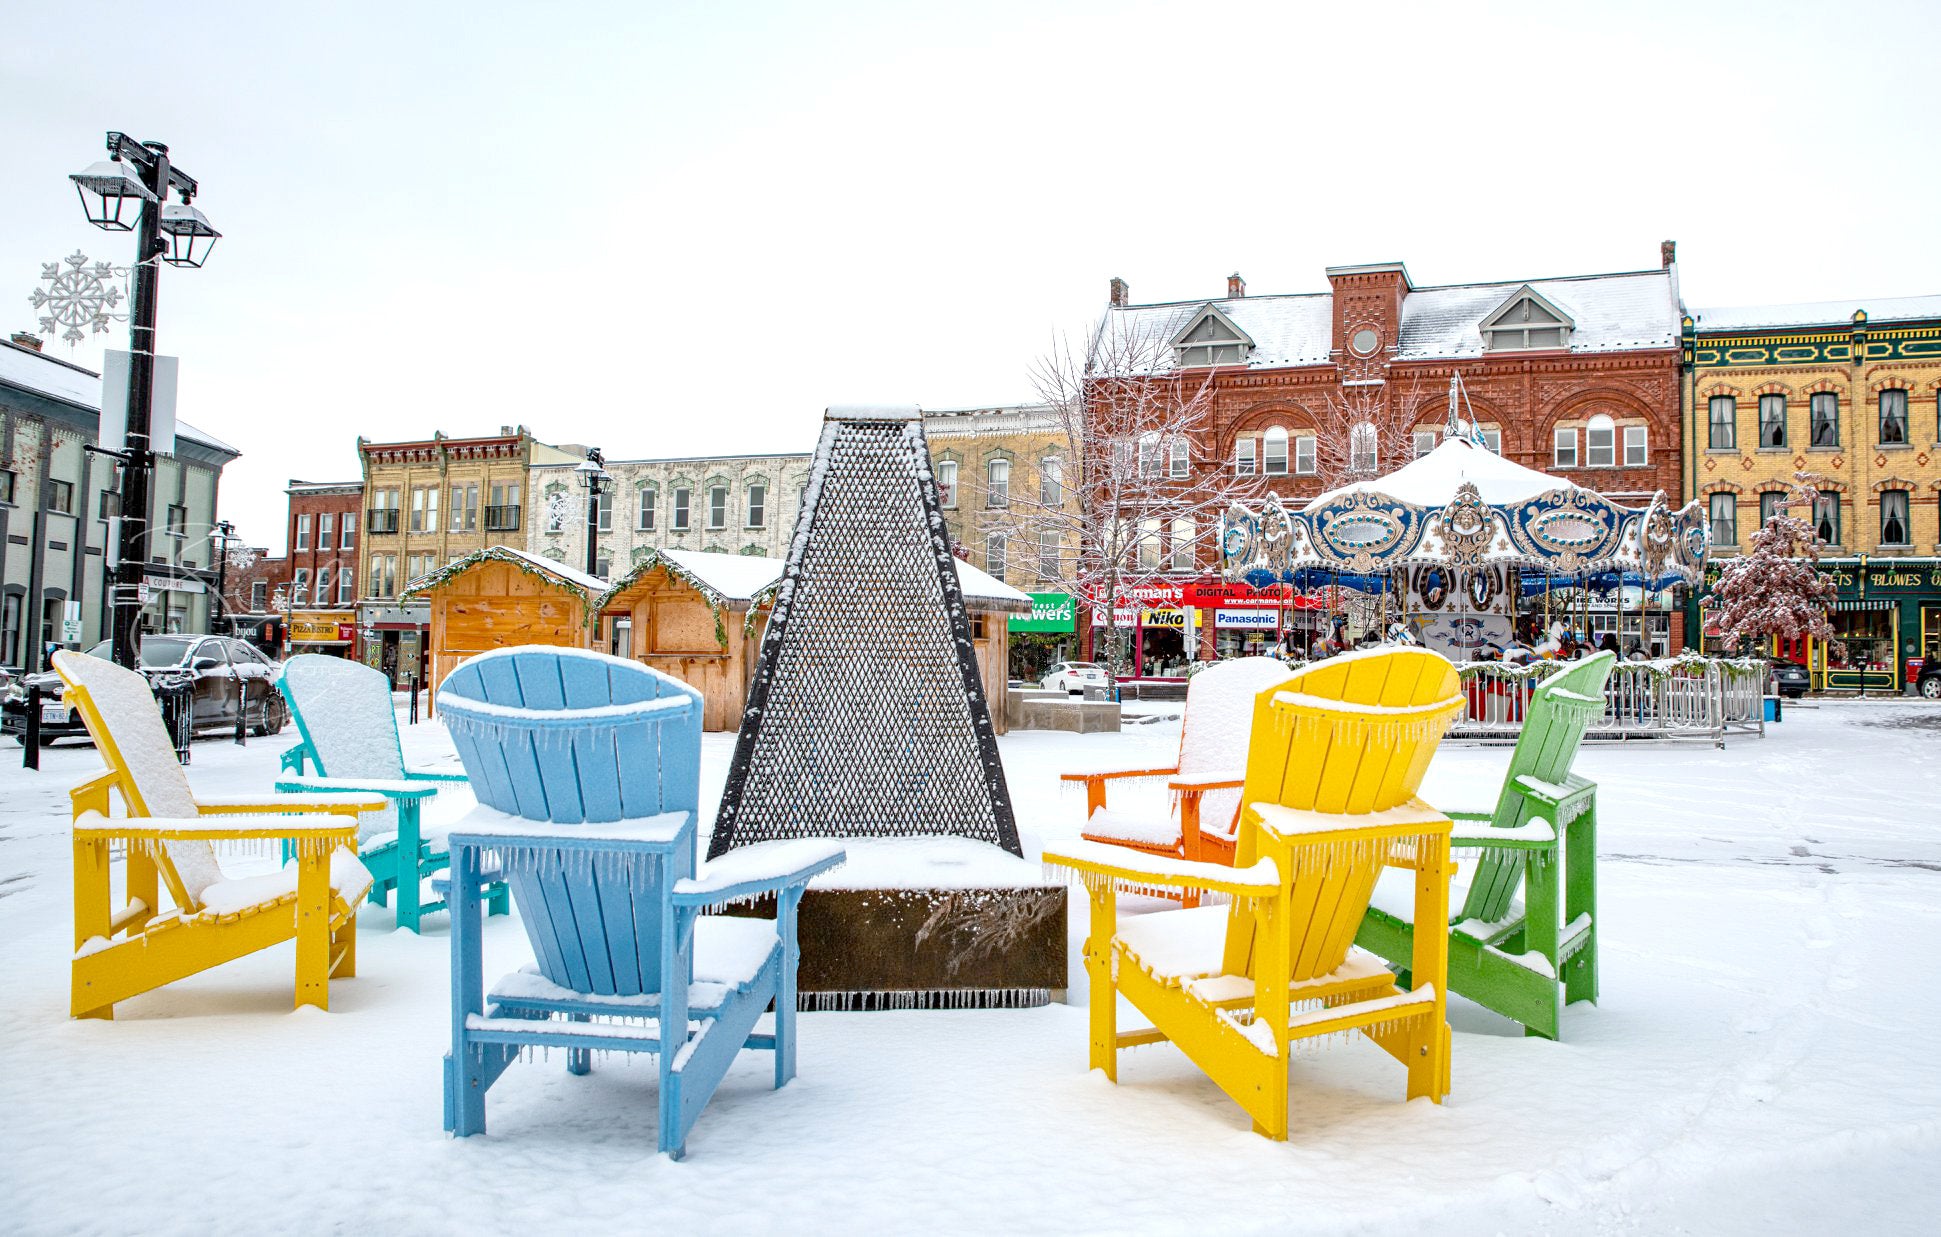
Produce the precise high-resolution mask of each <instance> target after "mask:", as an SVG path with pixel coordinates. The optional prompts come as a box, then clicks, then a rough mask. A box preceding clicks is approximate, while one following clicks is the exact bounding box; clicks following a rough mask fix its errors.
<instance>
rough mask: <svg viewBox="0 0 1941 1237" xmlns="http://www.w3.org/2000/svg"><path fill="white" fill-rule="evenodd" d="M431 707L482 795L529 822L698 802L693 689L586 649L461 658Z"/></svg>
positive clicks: (656, 810) (655, 811) (631, 815)
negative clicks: (435, 707)
mask: <svg viewBox="0 0 1941 1237" xmlns="http://www.w3.org/2000/svg"><path fill="white" fill-rule="evenodd" d="M438 708H439V711H440V712H441V713H443V714H444V717H445V725H446V727H447V728H448V729H449V730H450V731H451V734H452V740H453V743H454V745H455V746H456V747H457V748H458V758H459V759H460V760H461V761H463V762H464V765H465V773H466V776H467V777H468V778H469V779H470V781H471V783H472V791H473V793H474V794H476V795H477V796H478V800H479V802H480V803H483V804H486V805H487V806H489V807H495V808H497V809H499V810H500V811H502V812H508V813H510V814H512V815H514V816H523V817H525V818H526V819H528V820H544V821H552V822H554V823H558V824H575V823H578V822H580V821H613V820H631V819H637V818H640V817H646V816H657V815H659V814H661V813H663V812H691V811H694V810H695V809H696V808H697V807H698V806H699V801H700V788H699V787H700V768H701V693H700V692H698V691H696V690H695V689H694V688H692V687H689V686H688V685H687V684H685V683H683V682H681V681H680V680H679V679H677V678H674V677H673V676H672V675H667V674H662V673H661V672H660V671H658V670H655V669H652V668H651V667H648V666H643V665H641V664H640V663H639V662H634V661H627V660H625V659H624V658H619V657H609V656H607V655H606V654H604V653H594V652H589V651H587V650H585V649H561V648H549V647H544V646H539V645H526V646H521V647H518V648H510V649H495V650H493V651H492V652H490V653H482V654H480V655H479V656H477V657H473V658H471V659H469V660H467V661H465V662H463V663H461V664H460V665H459V667H458V668H457V669H456V670H454V671H452V672H451V673H450V674H448V675H446V676H445V681H444V682H443V683H442V684H440V685H439V688H438Z"/></svg>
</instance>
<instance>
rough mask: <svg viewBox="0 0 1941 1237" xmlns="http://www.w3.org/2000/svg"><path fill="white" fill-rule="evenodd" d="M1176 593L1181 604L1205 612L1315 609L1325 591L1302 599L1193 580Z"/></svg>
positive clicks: (1277, 590)
mask: <svg viewBox="0 0 1941 1237" xmlns="http://www.w3.org/2000/svg"><path fill="white" fill-rule="evenodd" d="M1180 592H1181V601H1180V604H1181V605H1187V606H1200V607H1202V608H1204V609H1208V610H1214V609H1220V610H1318V609H1320V608H1321V607H1322V606H1323V605H1324V604H1326V603H1325V601H1324V600H1323V598H1324V595H1325V594H1326V592H1327V590H1326V589H1321V590H1317V591H1316V592H1315V593H1314V594H1313V595H1311V596H1303V595H1302V594H1300V593H1293V592H1290V591H1289V590H1288V589H1285V588H1269V589H1257V588H1255V587H1254V586H1253V585H1251V584H1234V583H1230V582H1228V581H1226V580H1195V581H1194V582H1193V583H1191V584H1188V585H1185V586H1184V587H1183V588H1182V589H1181V590H1180Z"/></svg>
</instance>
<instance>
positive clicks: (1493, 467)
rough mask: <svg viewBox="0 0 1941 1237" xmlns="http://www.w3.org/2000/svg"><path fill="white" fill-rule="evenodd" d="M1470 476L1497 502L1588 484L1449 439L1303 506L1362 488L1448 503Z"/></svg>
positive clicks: (1429, 503)
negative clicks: (1391, 469) (1380, 473)
mask: <svg viewBox="0 0 1941 1237" xmlns="http://www.w3.org/2000/svg"><path fill="white" fill-rule="evenodd" d="M1465 481H1467V482H1469V483H1470V484H1472V485H1474V486H1475V487H1476V492H1477V493H1478V494H1480V495H1481V496H1482V499H1483V501H1484V502H1486V503H1489V504H1491V505H1492V506H1496V505H1502V504H1507V503H1520V502H1528V501H1529V500H1530V499H1532V498H1535V497H1536V496H1537V495H1539V494H1549V493H1552V492H1554V491H1557V490H1581V489H1583V487H1582V486H1580V485H1578V484H1577V483H1576V482H1574V481H1570V480H1568V479H1567V478H1564V477H1556V476H1552V475H1551V474H1549V473H1544V472H1538V471H1537V470H1536V469H1534V468H1525V467H1524V466H1523V465H1521V464H1519V463H1517V462H1516V461H1514V460H1506V459H1504V458H1503V457H1502V456H1500V455H1498V454H1496V453H1495V452H1494V451H1491V450H1488V449H1487V448H1484V447H1479V446H1477V445H1476V444H1474V443H1471V442H1466V441H1464V440H1463V439H1460V438H1447V439H1444V440H1443V441H1442V443H1441V444H1440V445H1439V446H1437V447H1436V449H1435V450H1433V451H1431V452H1429V453H1428V454H1427V455H1424V456H1422V457H1421V458H1419V459H1416V460H1413V461H1411V462H1409V463H1407V464H1404V465H1403V466H1402V467H1400V468H1398V469H1396V470H1395V471H1394V472H1392V473H1389V474H1388V475H1387V476H1384V477H1376V478H1375V479H1373V480H1371V481H1356V482H1353V483H1351V484H1348V485H1344V486H1341V487H1340V488H1338V489H1333V490H1329V491H1328V492H1327V493H1325V494H1323V495H1321V496H1320V497H1319V498H1317V499H1315V500H1314V501H1312V502H1310V503H1309V504H1308V505H1307V506H1306V507H1304V508H1302V510H1304V511H1316V510H1319V509H1320V508H1322V507H1324V506H1327V505H1328V504H1330V503H1335V502H1339V501H1340V500H1341V499H1342V498H1345V497H1346V496H1348V495H1350V494H1361V493H1370V494H1386V495H1387V496H1388V497H1390V498H1393V499H1396V500H1398V501H1400V502H1405V503H1408V504H1410V505H1411V506H1416V507H1446V506H1448V505H1449V504H1450V503H1451V502H1454V501H1455V498H1456V491H1457V490H1459V489H1461V488H1462V484H1463V482H1465Z"/></svg>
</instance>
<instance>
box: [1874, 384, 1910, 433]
mask: <svg viewBox="0 0 1941 1237" xmlns="http://www.w3.org/2000/svg"><path fill="white" fill-rule="evenodd" d="M1880 445H1881V446H1883V447H1904V446H1906V445H1907V392H1906V391H1905V390H1903V389H1902V388H1900V387H1889V388H1887V389H1886V390H1885V391H1882V392H1881V393H1880Z"/></svg>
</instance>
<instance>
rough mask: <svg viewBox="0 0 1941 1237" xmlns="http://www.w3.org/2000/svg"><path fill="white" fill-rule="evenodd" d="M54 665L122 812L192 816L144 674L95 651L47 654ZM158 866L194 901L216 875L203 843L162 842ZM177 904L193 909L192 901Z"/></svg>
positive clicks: (211, 851)
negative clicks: (108, 775)
mask: <svg viewBox="0 0 1941 1237" xmlns="http://www.w3.org/2000/svg"><path fill="white" fill-rule="evenodd" d="M54 670H55V672H56V673H57V674H59V675H60V676H61V681H62V682H63V683H65V684H66V685H67V693H66V695H67V701H68V703H69V704H71V705H73V706H74V707H75V709H76V710H77V711H79V713H80V714H81V723H82V724H83V725H84V726H86V727H87V728H88V736H89V737H90V738H92V739H93V740H94V746H95V750H97V751H99V752H100V753H101V759H102V760H103V761H104V762H105V763H106V764H107V766H108V768H109V769H110V770H111V771H112V772H113V773H114V774H115V778H116V783H117V788H118V789H119V790H120V792H121V799H122V802H123V803H124V804H125V805H126V806H127V808H128V814H129V815H130V816H160V817H176V818H194V817H195V816H196V814H197V812H198V810H199V809H198V808H197V807H196V802H195V794H194V792H192V791H191V790H190V789H189V777H188V774H186V773H184V772H182V762H181V761H179V760H177V759H176V758H175V744H174V742H173V741H171V740H170V738H169V733H168V727H167V726H165V725H163V724H162V710H161V707H160V706H159V705H158V704H157V703H156V701H155V693H154V692H153V691H152V690H150V688H149V685H148V679H147V678H146V677H144V676H143V675H141V674H138V673H136V672H135V671H133V670H127V669H123V668H122V667H120V666H117V665H115V664H114V663H113V662H111V661H108V660H106V659H104V658H100V657H89V656H88V655H87V654H85V653H72V652H68V651H66V650H63V651H61V652H58V653H55V654H54ZM163 850H164V852H165V859H166V863H165V864H164V866H165V867H173V868H174V870H175V872H174V875H175V879H174V880H171V881H170V882H169V885H170V889H171V891H173V892H176V893H177V894H178V896H179V895H180V894H184V893H186V895H187V896H188V898H189V899H190V900H191V901H193V902H195V903H197V904H198V905H200V902H201V898H202V891H203V890H204V889H207V888H208V887H209V886H210V885H212V884H214V883H215V882H216V881H219V880H221V879H222V868H221V866H220V865H219V864H217V862H216V852H215V848H214V847H212V846H210V845H209V843H207V842H169V843H166V844H165V845H164V847H163ZM184 909H193V908H192V907H189V908H184Z"/></svg>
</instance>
